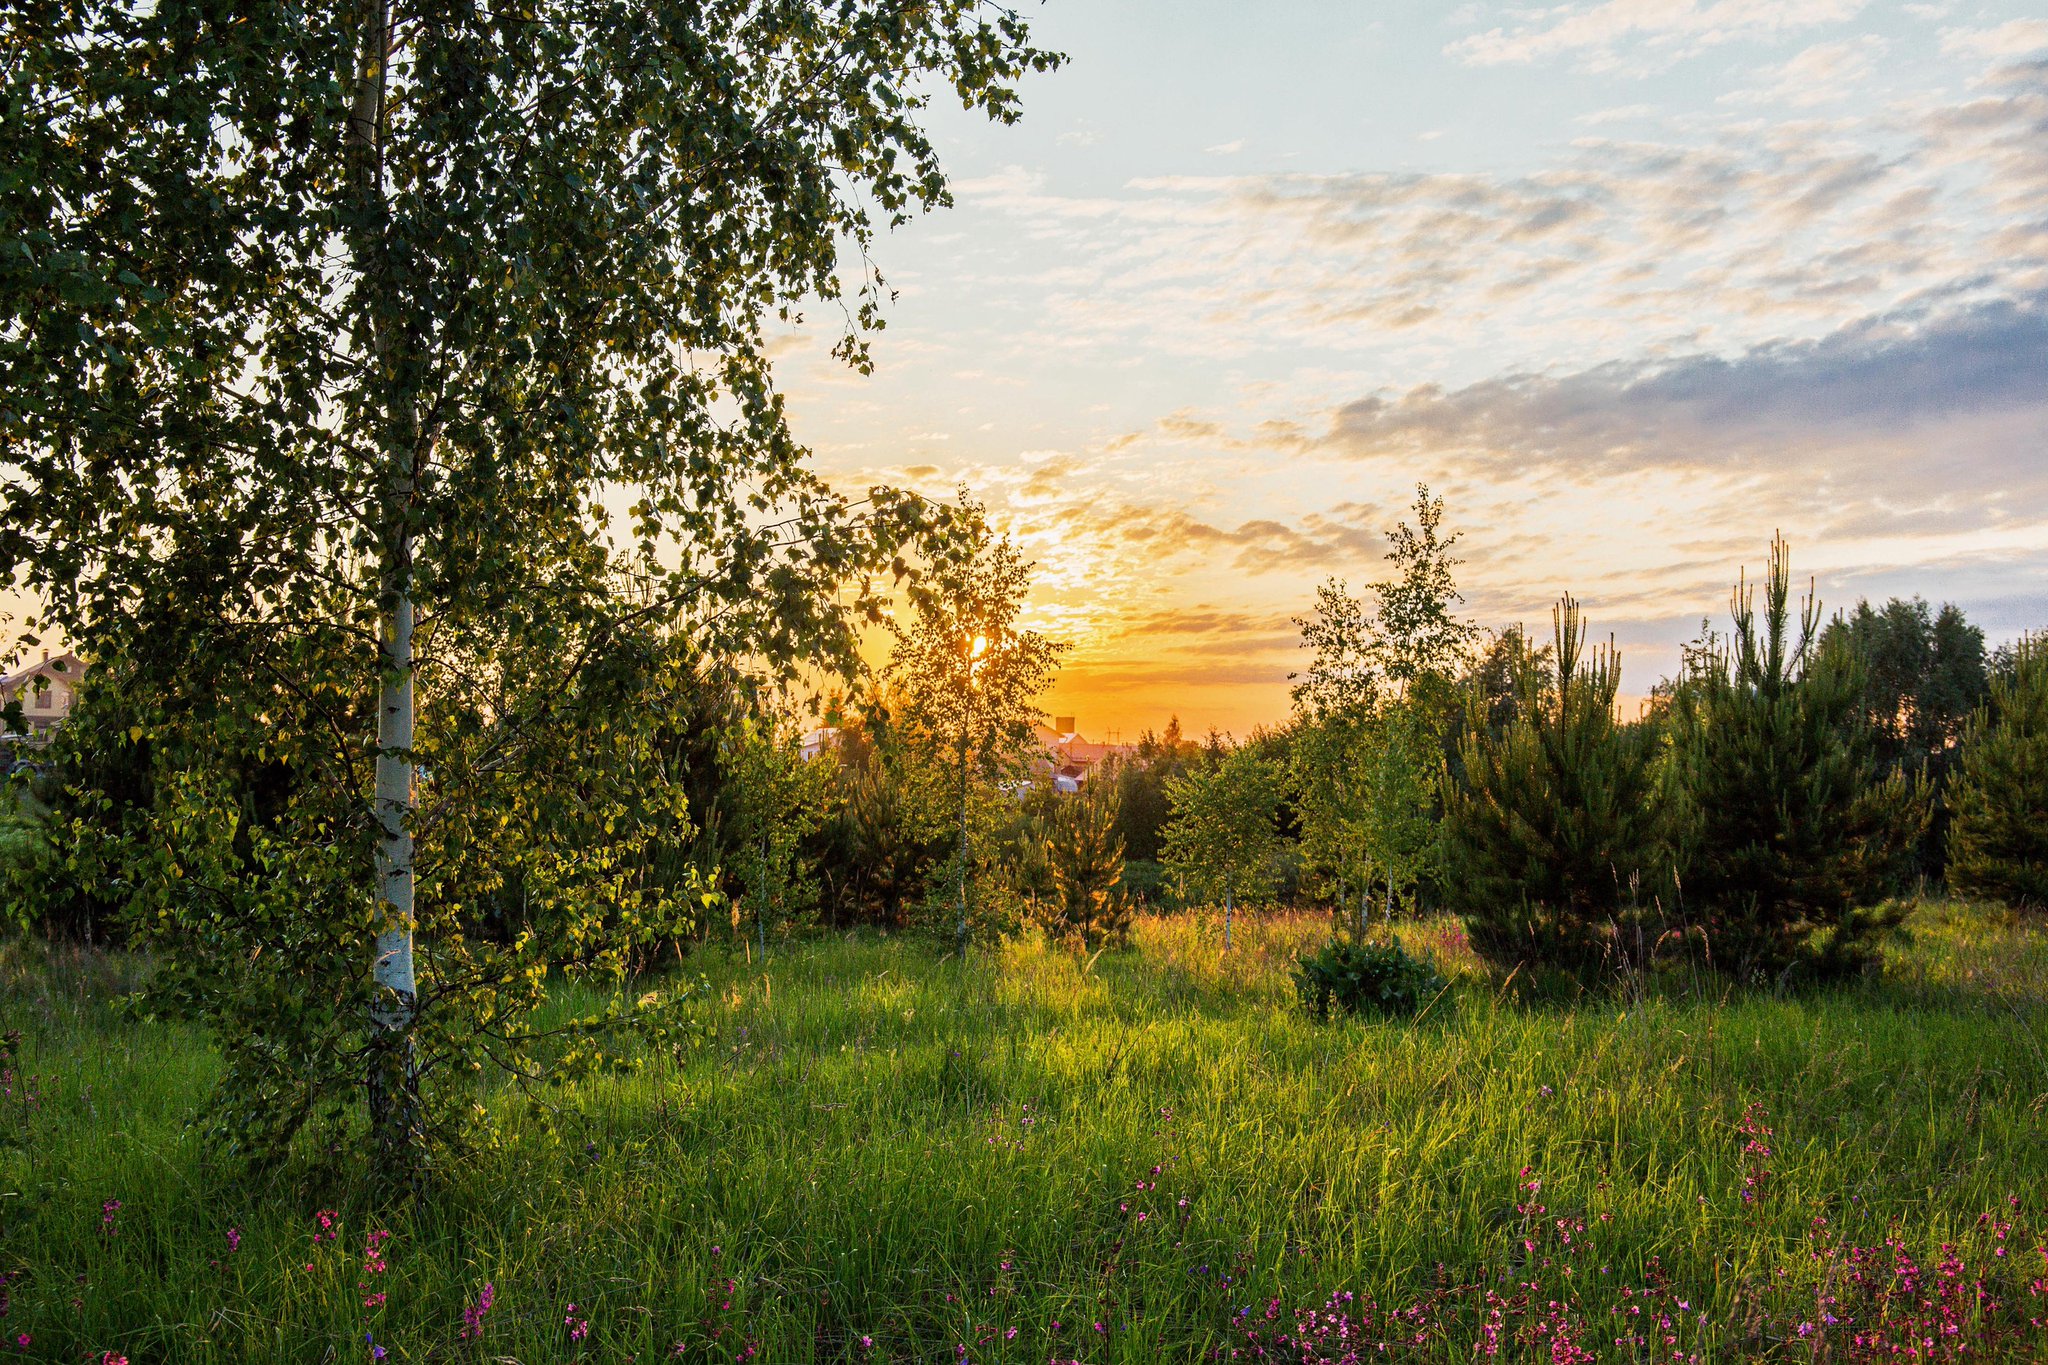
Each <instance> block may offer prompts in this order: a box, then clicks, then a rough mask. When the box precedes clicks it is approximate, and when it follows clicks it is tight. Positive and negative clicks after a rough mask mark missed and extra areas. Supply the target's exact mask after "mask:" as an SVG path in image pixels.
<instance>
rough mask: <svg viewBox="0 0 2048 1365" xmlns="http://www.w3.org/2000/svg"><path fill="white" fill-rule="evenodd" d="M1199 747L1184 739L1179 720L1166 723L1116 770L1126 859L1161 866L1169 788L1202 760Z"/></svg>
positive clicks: (1142, 737) (1119, 824) (1119, 823)
mask: <svg viewBox="0 0 2048 1365" xmlns="http://www.w3.org/2000/svg"><path fill="white" fill-rule="evenodd" d="M1201 752H1202V750H1201V746H1200V745H1198V744H1196V743H1194V742H1193V741H1191V740H1188V739H1185V738H1183V737H1182V735H1181V732H1180V717H1179V716H1173V717H1171V718H1169V719H1168V720H1167V722H1166V729H1165V730H1164V731H1162V732H1160V733H1158V734H1154V733H1153V732H1152V731H1150V730H1147V731H1145V733H1144V734H1142V735H1140V736H1139V737H1138V743H1137V745H1136V746H1135V752H1134V753H1132V754H1130V755H1129V756H1127V757H1125V758H1124V759H1122V760H1121V761H1119V762H1118V763H1117V765H1116V787H1117V821H1116V827H1117V834H1118V835H1119V836H1120V837H1121V838H1122V839H1123V841H1124V853H1125V855H1126V856H1127V857H1129V858H1131V859H1133V860H1136V861H1145V862H1157V861H1158V859H1159V856H1160V849H1161V847H1162V840H1163V839H1164V837H1165V831H1166V824H1167V821H1169V820H1170V819H1172V818H1173V811H1172V807H1171V806H1170V805H1169V804H1168V802H1167V799H1166V787H1167V784H1168V783H1169V782H1171V781H1172V780H1173V779H1174V778H1175V777H1178V776H1179V775H1180V774H1181V773H1183V772H1185V771H1186V770H1187V767H1188V765H1189V764H1191V763H1193V762H1195V761H1196V759H1197V758H1198V757H1199V756H1200V754H1201Z"/></svg>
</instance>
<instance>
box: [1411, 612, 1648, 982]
mask: <svg viewBox="0 0 2048 1365" xmlns="http://www.w3.org/2000/svg"><path fill="white" fill-rule="evenodd" d="M1552 617H1553V624H1554V628H1555V632H1556V647H1555V649H1554V650H1553V651H1549V652H1548V657H1547V658H1545V659H1543V663H1544V664H1545V665H1547V667H1548V669H1549V670H1550V676H1547V677H1546V676H1545V674H1544V670H1543V669H1542V668H1539V667H1522V668H1519V669H1518V670H1517V672H1518V674H1519V677H1518V678H1517V680H1516V689H1517V694H1518V701H1517V704H1516V706H1515V708H1514V718H1513V719H1512V720H1511V721H1510V722H1509V723H1508V724H1507V726H1506V727H1505V728H1504V729H1501V728H1497V727H1495V726H1492V725H1490V724H1489V723H1488V720H1489V717H1488V715H1487V714H1486V711H1485V708H1486V707H1487V706H1488V704H1489V701H1490V699H1489V698H1486V697H1483V696H1481V695H1480V694H1479V693H1478V692H1476V691H1475V692H1474V693H1473V695H1472V697H1471V699H1470V701H1469V702H1468V705H1469V706H1471V707H1472V708H1473V709H1474V714H1473V715H1471V716H1470V717H1469V718H1468V724H1467V726H1466V734H1465V737H1464V739H1463V741H1462V742H1461V744H1460V746H1459V757H1460V759H1461V766H1462V768H1463V776H1462V778H1460V779H1458V780H1455V781H1447V783H1446V791H1445V809H1444V846H1445V863H1446V877H1445V881H1446V885H1448V886H1450V887H1452V888H1454V894H1457V895H1459V896H1460V897H1462V900H1463V905H1464V910H1465V923H1466V931H1467V933H1468V934H1469V935H1470V936H1471V941H1472V947H1473V950H1474V951H1475V952H1477V953H1478V954H1479V955H1480V956H1481V957H1483V958H1485V959H1486V960H1487V961H1489V962H1491V963H1493V964H1495V965H1496V966H1500V967H1513V966H1516V965H1518V964H1527V965H1530V966H1539V967H1554V968H1562V969H1564V970H1567V971H1572V972H1576V973H1587V972H1597V971H1600V970H1603V969H1604V970H1612V969H1614V968H1617V967H1619V966H1620V965H1621V964H1623V963H1624V962H1625V961H1627V960H1629V959H1630V958H1631V957H1636V958H1639V957H1640V956H1641V951H1642V945H1643V944H1644V943H1645V941H1646V936H1645V933H1644V930H1645V928H1646V924H1645V921H1644V910H1643V908H1642V907H1643V901H1644V899H1645V895H1644V888H1643V882H1644V881H1645V879H1646V878H1647V877H1648V876H1650V875H1651V874H1653V873H1654V872H1655V870H1656V868H1657V866H1658V865H1659V862H1660V860H1661V850H1662V847H1663V843H1664V840H1663V837H1662V832H1663V816H1662V811H1663V802H1662V801H1661V799H1660V793H1659V791H1658V782H1657V778H1656V776H1655V772H1654V770H1653V765H1652V761H1651V760H1652V750H1651V747H1650V745H1649V743H1648V742H1647V740H1646V739H1645V737H1644V735H1643V734H1641V733H1638V732H1636V731H1632V730H1629V729H1625V728H1624V727H1622V726H1621V725H1620V724H1619V723H1618V722H1617V721H1616V719H1615V715H1614V695H1615V690H1616V688H1617V686H1618V685H1619V683H1620V679H1621V658H1620V655H1619V654H1618V653H1617V652H1616V651H1615V649H1614V647H1613V645H1612V644H1611V643H1610V644H1608V645H1607V646H1606V647H1604V648H1596V649H1595V650H1594V651H1593V653H1592V656H1591V657H1590V658H1587V657H1585V652H1584V651H1585V643H1586V627H1585V624H1584V622H1583V621H1581V619H1580V617H1579V605H1578V603H1577V602H1575V601H1573V600H1572V598H1571V597H1569V596H1567V597H1565V598H1564V600H1563V601H1562V602H1560V603H1559V604H1558V606H1557V608H1556V609H1555V611H1554V612H1553V613H1552ZM1529 657H1530V658H1531V659H1532V660H1533V659H1535V658H1537V657H1539V656H1535V655H1531V656H1529Z"/></svg>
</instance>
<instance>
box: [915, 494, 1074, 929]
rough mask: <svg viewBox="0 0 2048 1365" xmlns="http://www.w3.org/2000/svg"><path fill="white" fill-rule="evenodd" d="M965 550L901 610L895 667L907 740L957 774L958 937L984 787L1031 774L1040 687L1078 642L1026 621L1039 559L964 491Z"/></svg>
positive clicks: (950, 782)
mask: <svg viewBox="0 0 2048 1365" xmlns="http://www.w3.org/2000/svg"><path fill="white" fill-rule="evenodd" d="M960 511H961V514H962V522H963V524H964V525H965V526H966V527H967V528H968V529H967V532H966V535H967V539H966V542H965V549H964V552H963V553H962V554H961V555H959V556H958V557H957V558H956V559H954V560H953V561H951V562H950V563H948V564H946V565H944V566H941V567H940V568H939V569H937V570H936V571H935V572H934V573H933V574H932V576H931V578H930V579H929V581H928V582H927V583H926V584H925V585H924V586H925V589H926V590H925V591H924V592H923V593H922V594H921V596H920V599H919V601H918V605H917V609H916V611H915V613H914V614H913V616H912V618H911V619H910V620H909V621H908V622H902V621H895V620H892V622H891V628H892V630H893V631H894V632H895V637H896V641H895V646H894V649H893V651H892V653H891V655H890V659H889V666H888V677H889V679H890V681H891V682H892V683H893V684H894V685H895V686H896V687H897V688H898V689H899V691H898V694H897V695H898V701H899V706H898V711H897V715H896V720H897V722H898V727H899V735H900V738H901V740H902V741H903V742H904V743H905V744H907V745H909V746H911V747H912V748H914V749H917V750H918V751H919V752H920V757H922V758H923V759H924V760H925V761H926V762H928V763H930V764H931V765H933V766H934V767H936V768H937V769H939V770H940V771H942V772H943V773H944V774H945V777H946V785H947V786H948V787H950V788H951V793H952V796H953V806H954V813H955V816H956V818H957V824H956V831H957V835H958V837H957V840H956V843H955V847H954V855H953V867H952V869H951V871H952V874H953V883H954V893H955V894H954V934H953V936H954V941H955V946H956V948H957V949H958V951H959V952H960V953H961V954H962V956H963V957H964V956H965V954H966V952H967V944H968V939H969V937H970V933H969V930H970V919H971V915H970V898H971V893H972V889H973V888H972V880H973V874H974V849H973V826H974V819H973V816H974V807H975V804H976V798H977V797H983V798H985V797H986V796H987V795H988V791H989V789H990V788H991V787H993V786H995V785H997V784H1000V783H1004V782H1008V783H1011V784H1018V783H1022V782H1024V781H1025V780H1027V779H1028V778H1029V776H1030V773H1031V765H1032V763H1033V761H1034V760H1035V759H1037V758H1039V757H1041V756H1042V755H1041V751H1040V750H1039V747H1038V740H1037V735H1036V733H1035V731H1034V729H1033V725H1034V723H1035V722H1037V721H1038V720H1040V719H1041V718H1042V717H1043V715H1044V713H1043V711H1041V710H1040V709H1039V706H1038V697H1039V696H1040V695H1041V694H1042V693H1043V692H1044V691H1045V689H1046V688H1047V687H1049V686H1050V685H1051V684H1052V678H1053V674H1054V672H1055V671H1056V670H1057V669H1058V667H1059V659H1060V655H1061V654H1063V653H1064V652H1065V651H1066V648H1067V647H1066V645H1065V644H1064V643H1063V642H1061V641H1057V640H1053V639H1050V638H1048V637H1047V636H1045V635H1044V634H1042V633H1041V632H1039V631H1035V630H1032V629H1030V628H1029V627H1027V626H1025V625H1024V624H1023V620H1022V616H1023V609H1024V597H1025V594H1026V593H1027V592H1028V591H1029V589H1030V586H1031V569H1032V565H1031V564H1030V563H1029V562H1028V561H1026V560H1025V559H1024V558H1022V557H1021V556H1020V555H1018V553H1017V550H1016V547H1015V546H1014V545H1012V544H1011V543H1010V541H1009V539H1008V538H1007V537H1005V536H1000V535H997V534H996V533H995V532H994V531H992V530H991V529H990V528H989V526H988V523H987V521H986V519H985V517H984V515H983V512H982V509H981V507H980V506H979V505H978V504H976V503H974V502H972V501H971V500H970V499H969V498H968V497H967V496H966V495H965V494H964V493H963V494H962V495H961V502H960Z"/></svg>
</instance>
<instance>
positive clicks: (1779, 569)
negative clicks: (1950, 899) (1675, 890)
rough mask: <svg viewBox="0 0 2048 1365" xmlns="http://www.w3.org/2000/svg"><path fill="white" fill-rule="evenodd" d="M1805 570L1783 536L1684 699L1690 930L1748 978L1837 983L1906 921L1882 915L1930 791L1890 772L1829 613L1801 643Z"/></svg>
mask: <svg viewBox="0 0 2048 1365" xmlns="http://www.w3.org/2000/svg"><path fill="white" fill-rule="evenodd" d="M1791 596H1792V595H1791V569H1790V565H1789V562H1788V557H1787V551H1786V546H1785V542H1784V540H1783V539H1782V538H1774V539H1773V541H1772V544H1771V558H1770V569H1769V573H1768V575H1767V577H1766V580H1765V583H1764V614H1763V619H1762V621H1761V622H1759V621H1758V618H1757V614H1756V593H1755V589H1754V588H1753V587H1751V586H1749V585H1747V584H1746V583H1744V582H1738V583H1737V585H1736V588H1735V592H1734V595H1733V606H1732V610H1733V615H1734V622H1735V629H1734V633H1733V634H1732V635H1731V636H1730V637H1729V638H1728V639H1727V641H1726V642H1725V644H1718V645H1716V646H1715V647H1713V648H1710V649H1707V650H1705V651H1702V652H1701V653H1700V654H1699V655H1698V656H1696V659H1695V668H1694V676H1693V677H1692V678H1691V679H1689V680H1688V682H1687V684H1686V685H1685V686H1683V687H1681V688H1680V690H1679V694H1678V698H1677V707H1676V724H1677V733H1678V742H1679V745H1680V759H1681V762H1680V765H1679V768H1680V772H1681V774H1682V782H1681V785H1682V787H1683V789H1684V802H1683V805H1684V815H1683V828H1684V832H1685V857H1684V860H1683V861H1684V866H1685V869H1686V871H1685V877H1684V881H1683V883H1682V887H1683V892H1684V899H1683V904H1684V910H1685V915H1686V918H1687V919H1688V920H1689V921H1690V922H1691V924H1692V927H1693V928H1694V929H1695V930H1696V931H1697V932H1698V934H1699V935H1700V936H1701V938H1702V939H1703V942H1704V947H1705V951H1706V954H1707V957H1708V960H1709V961H1710V962H1711V963H1712V964H1713V965H1714V966H1715V967H1716V968H1718V969H1720V970H1722V971H1724V972H1727V973H1728V974H1730V975H1732V976H1735V977H1737V978H1740V979H1744V980H1751V979H1766V980H1772V981H1785V980H1788V979H1791V978H1794V977H1799V978H1814V977H1827V976H1837V975H1841V974H1843V973H1845V972H1849V971H1853V970H1856V969H1858V968H1861V967H1863V966H1865V965H1867V964H1869V963H1870V962H1872V961H1874V960H1875V957H1876V953H1877V944H1878V941H1879V940H1880V939H1881V938H1882V937H1883V936H1884V935H1885V934H1886V933H1888V932H1890V931H1891V930H1892V929H1893V928H1895V927H1896V926H1897V924H1898V922H1899V921H1900V919H1902V918H1903V916H1904V910H1903V908H1902V907H1900V906H1898V905H1896V904H1891V905H1883V904H1880V902H1882V901H1883V900H1884V897H1885V895H1886V893H1887V892H1888V891H1890V890H1892V889H1893V888H1894V885H1895V883H1896V881H1897V879H1898V877H1899V875H1900V873H1901V870H1902V868H1903V866H1904V865H1905V862H1906V859H1907V855H1908V853H1909V851H1910V849H1911V847H1912V843H1913V840H1914V839H1915V838H1917V837H1918V835H1919V832H1920V830H1921V827H1922V826H1923V825H1924V824H1925V822H1926V819H1927V801H1926V789H1925V784H1924V783H1923V782H1920V781H1918V780H1917V779H1916V780H1913V781H1910V782H1909V781H1908V780H1907V778H1906V777H1905V775H1904V774H1902V773H1899V772H1896V771H1895V772H1893V773H1892V774H1890V775H1889V776H1885V775H1883V774H1882V772H1881V768H1880V765H1879V762H1878V758H1877V755H1876V752H1875V748H1874V745H1873V742H1872V736H1871V733H1870V728H1869V723H1868V719H1867V717H1866V716H1865V715H1864V713H1863V697H1864V680H1863V678H1862V677H1861V675H1860V672H1859V667H1858V663H1857V660H1856V657H1855V655H1854V654H1853V653H1852V652H1851V651H1850V650H1849V649H1847V648H1846V647H1844V645H1843V643H1842V642H1840V641H1830V642H1828V644H1827V645H1826V646H1825V647H1817V644H1816V632H1817V628H1818V625H1819V620H1820V605H1819V602H1818V600H1817V598H1815V597H1814V596H1813V595H1811V594H1809V595H1808V596H1807V598H1806V600H1805V602H1804V603H1803V604H1802V608H1803V609H1802V611H1801V615H1800V621H1799V636H1798V639H1797V640H1796V641H1794V640H1793V638H1792V634H1791V627H1792V613H1791Z"/></svg>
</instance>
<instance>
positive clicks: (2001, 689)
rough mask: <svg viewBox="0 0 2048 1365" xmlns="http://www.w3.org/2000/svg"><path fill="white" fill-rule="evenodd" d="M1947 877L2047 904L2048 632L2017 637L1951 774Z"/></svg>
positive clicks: (2045, 907)
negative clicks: (2009, 663)
mask: <svg viewBox="0 0 2048 1365" xmlns="http://www.w3.org/2000/svg"><path fill="white" fill-rule="evenodd" d="M1948 795H1949V808H1950V809H1951V810H1952V811H1953V812H1954V816H1953V819H1952V821H1951V823H1950V825H1949V834H1948V838H1949V843H1948V855H1949V866H1948V875H1949V885H1950V886H1951V887H1953V888H1954V889H1955V890H1956V892H1957V893H1958V894H1961V895H1965V896H1981V897H1984V898H1985V899H1987V900H1996V901H2003V902H2004V903H2005V904H2007V905H2010V906H2012V907H2013V908H2014V909H2024V910H2031V911H2034V912H2035V913H2040V912H2042V911H2048V637H2040V638H2029V639H2026V640H2022V641H2021V642H2020V643H2019V645H2018V647H2017V648H2015V649H2014V651H2013V655H2012V666H2011V668H2010V669H2009V670H2001V671H2000V672H1999V673H1998V674H1997V675H1996V676H1995V677H1994V678H1993V679H1992V683H1991V703H1990V705H1989V706H1988V707H1983V708H1980V709H1979V710H1978V711H1977V714H1976V716H1975V717H1974V718H1973V719H1972V720H1971V722H1970V724H1969V727H1968V729H1967V730H1966V731H1965V732H1964V735H1963V746H1962V754H1961V757H1960V758H1959V759H1958V760H1957V763H1956V767H1955V770H1954V772H1953V774H1952V775H1951V777H1950V780H1949V789H1948Z"/></svg>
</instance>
